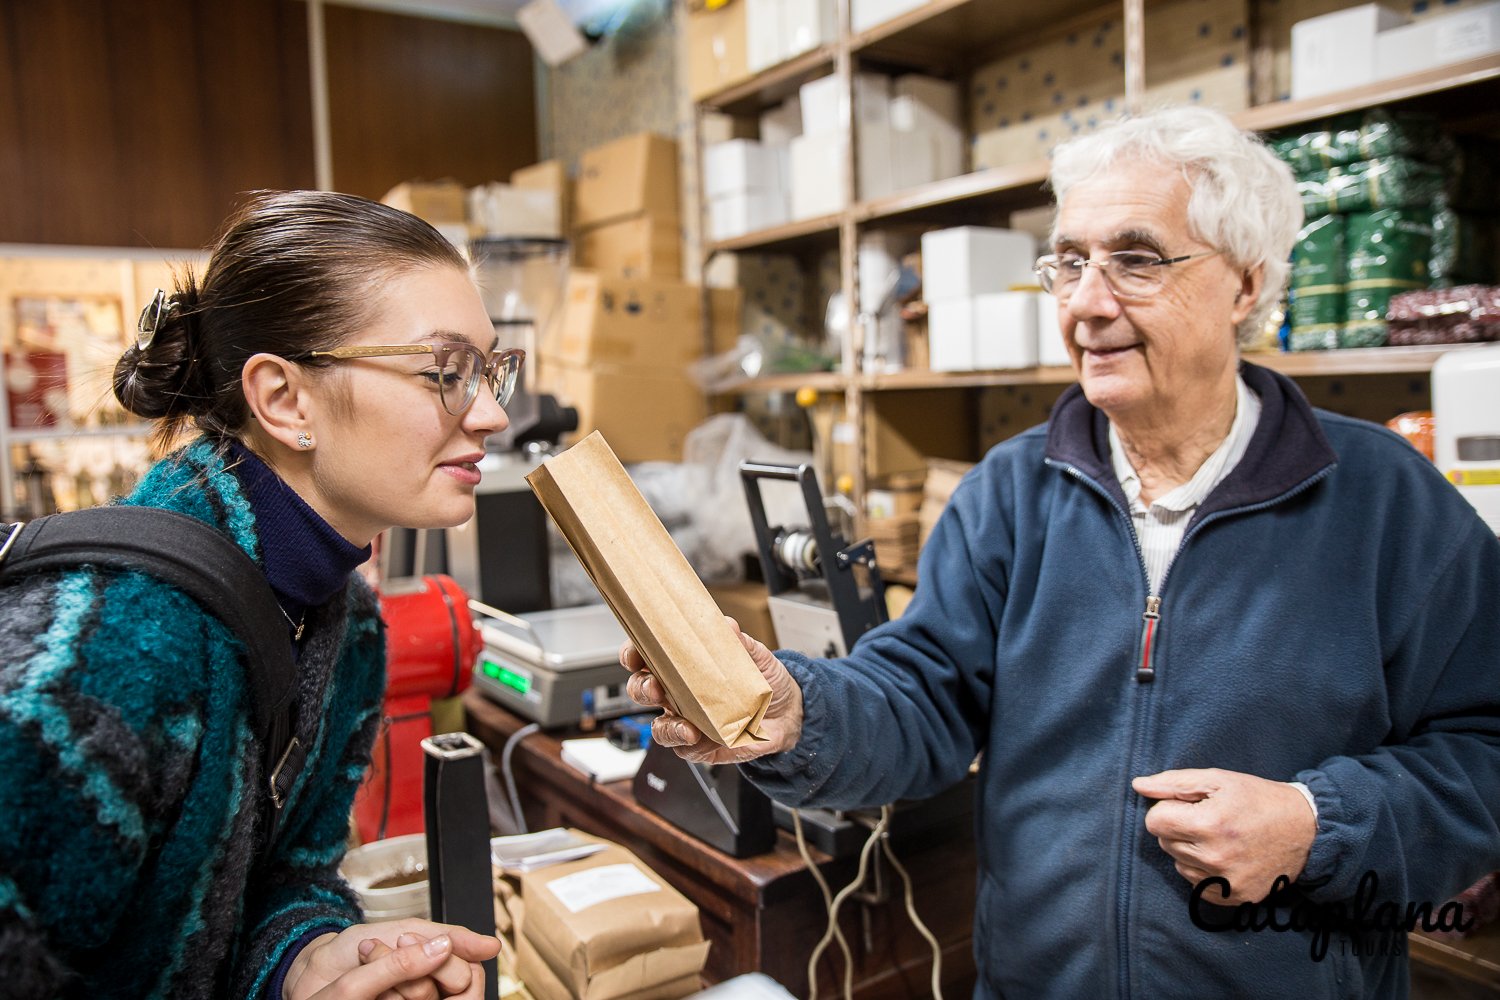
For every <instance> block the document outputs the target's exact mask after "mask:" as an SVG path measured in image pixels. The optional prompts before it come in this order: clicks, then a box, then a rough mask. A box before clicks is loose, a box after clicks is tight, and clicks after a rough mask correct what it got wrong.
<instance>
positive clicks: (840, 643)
mask: <svg viewBox="0 0 1500 1000" xmlns="http://www.w3.org/2000/svg"><path fill="white" fill-rule="evenodd" d="M740 479H741V481H742V482H743V483H744V486H745V500H746V502H747V503H748V504H749V505H750V520H751V522H752V523H753V526H754V528H755V541H756V546H757V548H758V549H759V551H760V567H761V571H762V572H763V573H764V574H765V578H766V588H767V589H768V590H769V591H770V608H771V623H772V624H773V625H774V626H775V628H776V642H777V644H778V645H780V646H782V647H783V648H786V649H796V650H800V651H802V652H804V653H807V654H808V655H809V656H830V657H831V656H843V655H845V654H846V653H848V652H849V650H850V649H851V648H853V646H854V643H855V641H856V640H858V639H859V637H860V636H862V635H864V634H865V633H866V632H868V631H870V629H872V628H874V627H875V626H876V625H879V624H880V623H881V622H883V621H885V620H886V612H885V585H884V583H883V582H882V580H881V578H880V568H879V567H878V566H877V565H876V564H875V546H874V543H872V542H871V541H869V540H868V539H867V540H865V541H863V542H859V543H858V544H856V545H849V544H848V543H847V542H846V541H845V540H844V538H843V536H842V535H839V534H836V533H835V532H834V531H833V529H832V528H830V527H829V525H828V516H827V514H826V513H825V510H824V504H823V494H822V492H821V491H820V490H819V489H818V477H817V474H816V473H815V472H814V471H813V468H812V466H811V465H807V464H803V465H797V466H791V465H767V464H764V463H760V462H741V463H740ZM767 479H770V480H782V481H789V482H794V483H796V484H797V486H798V487H799V488H800V489H801V491H802V500H803V503H804V504H805V505H806V507H807V518H808V523H807V526H806V527H801V526H799V527H795V528H788V527H785V526H782V525H777V526H775V527H772V526H771V524H770V523H769V522H768V520H767V518H766V507H765V501H764V499H763V497H762V496H761V483H762V481H763V480H767ZM856 567H863V568H864V571H865V574H866V576H867V582H866V583H864V584H861V583H860V581H859V579H858V577H857V576H856V571H855V568H856Z"/></svg>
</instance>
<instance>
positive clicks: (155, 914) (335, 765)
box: [0, 440, 385, 998]
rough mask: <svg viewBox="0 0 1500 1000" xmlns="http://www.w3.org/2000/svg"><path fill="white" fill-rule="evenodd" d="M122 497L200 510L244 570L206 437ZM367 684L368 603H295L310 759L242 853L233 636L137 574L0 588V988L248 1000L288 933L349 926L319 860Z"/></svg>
mask: <svg viewBox="0 0 1500 1000" xmlns="http://www.w3.org/2000/svg"><path fill="white" fill-rule="evenodd" d="M122 502H123V503H128V504H138V505H144V506H154V507H163V508H167V509H170V510H176V511H179V512H181V513H184V514H188V515H191V516H193V517H196V518H198V519H199V520H202V521H204V522H206V523H208V524H210V525H212V526H214V527H215V528H217V529H219V530H220V531H222V532H223V533H224V534H225V535H227V536H228V537H230V538H231V539H233V540H234V542H235V543H237V544H238V545H239V546H240V547H241V548H242V549H244V550H245V551H246V552H247V553H249V554H250V556H251V557H252V558H254V559H255V560H256V561H257V562H258V563H261V561H262V552H261V544H260V540H259V537H258V535H257V531H256V523H255V516H254V513H253V512H252V510H251V507H250V504H249V502H248V501H247V499H246V497H245V494H244V490H243V488H242V486H241V484H240V481H239V479H238V477H237V476H236V475H235V474H234V473H232V472H230V471H227V470H226V468H225V466H224V463H223V460H222V458H221V457H220V456H219V455H218V454H216V452H215V450H214V448H213V447H212V446H211V445H210V444H209V443H208V442H206V441H203V440H199V441H197V442H195V443H193V444H191V445H189V446H188V447H186V448H185V449H183V450H181V451H179V452H177V453H175V454H174V455H172V456H170V457H168V458H166V459H164V460H163V461H161V462H160V463H158V464H157V465H156V466H154V467H153V468H152V470H151V471H150V472H149V473H148V474H147V476H146V477H145V479H144V480H143V481H142V482H141V485H140V486H139V488H138V489H137V490H136V491H135V492H134V493H133V494H132V495H131V496H130V497H129V498H127V499H126V500H124V501H122ZM262 565H263V563H262ZM384 683H385V648H384V634H383V630H382V628H381V625H380V619H379V611H378V606H377V604H376V601H375V597H374V595H373V593H372V592H371V591H370V589H369V588H368V587H367V586H366V585H365V584H364V583H363V581H361V580H360V579H359V578H358V576H357V575H355V576H351V577H350V579H349V583H348V585H347V586H346V587H345V588H344V589H343V590H342V591H341V592H340V593H338V594H336V595H335V596H334V597H333V599H332V600H330V601H328V602H327V603H325V604H323V605H321V606H318V607H314V608H310V609H309V610H308V614H307V629H306V632H305V633H304V638H303V641H302V644H301V655H300V657H299V662H298V681H297V685H298V688H297V703H298V706H299V708H298V711H297V718H296V729H297V734H298V736H299V737H300V738H301V739H302V741H303V743H304V745H306V746H309V747H310V748H311V750H310V752H309V755H308V759H307V763H306V765H305V767H304V768H303V771H302V774H301V776H300V777H299V778H298V781H297V783H296V785H295V786H294V788H293V790H292V793H291V796H290V799H289V802H288V805H287V807H286V812H285V814H284V819H283V827H282V831H281V833H280V836H279V839H278V840H277V843H276V846H275V848H274V850H273V852H272V854H271V855H270V856H269V857H268V858H265V859H256V858H255V857H254V846H255V844H256V842H257V838H258V829H257V827H258V825H259V823H260V820H261V816H260V812H259V808H260V803H259V799H258V796H259V794H260V789H261V788H262V787H263V778H262V774H261V771H262V752H261V748H260V746H259V743H258V741H257V738H256V737H255V735H254V734H253V732H252V726H251V723H250V718H249V701H248V690H247V687H246V675H245V665H244V662H243V654H242V649H241V646H240V644H239V642H238V641H237V639H236V638H235V637H234V636H233V635H232V634H231V633H230V632H229V631H228V630H227V629H226V628H225V627H224V626H223V625H222V624H221V623H220V622H219V621H218V620H216V619H214V618H212V617H211V616H209V615H207V614H206V613H205V612H204V611H202V610H201V609H200V607H199V606H198V605H197V604H196V603H195V602H194V601H193V600H192V599H191V598H189V597H187V596H186V595H184V594H182V593H181V592H179V591H177V590H175V589H174V588H172V587H170V586H168V585H166V584H163V583H161V582H159V581H157V580H155V579H153V578H150V577H147V576H144V575H142V574H140V573H135V572H112V571H96V570H94V569H92V568H88V567H84V568H80V569H77V570H71V571H68V572H63V573H45V574H35V575H28V576H26V577H23V578H21V579H19V580H15V581H9V582H7V584H6V585H5V586H3V587H0V994H3V995H4V996H6V997H13V998H31V997H73V996H76V997H90V998H96V997H97V998H104V997H259V996H261V995H262V994H263V992H264V991H265V989H266V987H267V984H268V981H269V980H270V979H271V977H272V975H273V973H274V971H275V969H276V967H277V964H278V963H279V962H280V960H281V958H282V957H283V953H284V952H285V951H286V949H287V946H288V945H289V944H291V943H292V942H294V941H295V940H297V939H298V938H299V937H300V936H301V935H302V934H303V933H305V932H307V931H309V930H311V929H313V928H317V927H328V926H330V925H331V926H339V927H342V926H347V925H349V924H353V923H356V922H357V921H358V920H359V912H358V906H357V903H356V900H355V897H354V895H353V893H352V892H351V890H350V889H349V888H348V886H347V885H345V884H344V882H343V880H342V879H340V878H339V876H338V873H337V867H338V864H339V862H340V860H341V859H342V857H343V854H344V848H345V844H346V842H347V836H348V828H349V810H350V806H351V804H352V802H353V797H354V792H355V789H356V787H357V785H358V784H359V782H360V780H361V778H362V776H363V774H364V771H365V767H366V765H367V763H368V760H369V753H370V748H371V746H372V744H373V742H374V738H375V733H376V729H377V727H378V725H379V715H380V705H381V697H382V691H383V687H384Z"/></svg>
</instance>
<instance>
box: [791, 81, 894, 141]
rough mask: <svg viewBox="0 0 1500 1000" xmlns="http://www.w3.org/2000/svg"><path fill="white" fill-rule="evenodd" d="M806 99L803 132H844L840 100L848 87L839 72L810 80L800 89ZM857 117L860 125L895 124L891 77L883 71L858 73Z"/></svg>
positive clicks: (856, 122)
mask: <svg viewBox="0 0 1500 1000" xmlns="http://www.w3.org/2000/svg"><path fill="white" fill-rule="evenodd" d="M797 96H798V99H799V100H800V101H801V102H802V131H803V133H804V134H807V133H813V132H838V131H842V128H843V126H842V124H841V123H840V121H839V102H840V101H842V100H843V96H844V87H843V82H842V81H841V80H840V79H839V77H838V74H834V75H833V76H823V77H819V78H818V79H816V80H809V81H808V82H807V83H804V84H803V85H802V87H801V88H800V89H799V90H798V91H797ZM854 120H855V125H856V127H859V126H863V125H889V124H890V123H891V78H890V77H888V76H881V75H880V74H879V73H856V74H855V76H854Z"/></svg>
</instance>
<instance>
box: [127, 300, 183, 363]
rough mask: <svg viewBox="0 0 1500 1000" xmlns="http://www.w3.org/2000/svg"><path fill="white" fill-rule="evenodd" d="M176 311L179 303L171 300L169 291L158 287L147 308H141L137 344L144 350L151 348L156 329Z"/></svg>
mask: <svg viewBox="0 0 1500 1000" xmlns="http://www.w3.org/2000/svg"><path fill="white" fill-rule="evenodd" d="M176 311H177V303H176V302H172V301H169V300H168V299H167V293H166V292H164V291H162V290H161V289H160V288H158V289H157V290H156V294H155V295H153V296H151V301H150V302H148V303H147V304H146V308H144V309H142V310H141V318H140V319H139V320H137V321H136V324H135V331H136V332H135V346H136V347H137V348H139V349H140V350H142V351H144V350H146V349H147V348H149V347H150V346H151V342H152V341H153V340H155V339H156V331H157V330H159V329H161V324H162V321H163V320H165V319H167V318H168V317H170V316H171V315H172V313H174V312H176Z"/></svg>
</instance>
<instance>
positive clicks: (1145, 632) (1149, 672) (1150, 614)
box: [1135, 594, 1161, 684]
mask: <svg viewBox="0 0 1500 1000" xmlns="http://www.w3.org/2000/svg"><path fill="white" fill-rule="evenodd" d="M1160 627H1161V598H1160V597H1157V596H1156V595H1155V594H1152V595H1151V596H1149V597H1147V598H1146V610H1145V611H1142V612H1141V662H1140V663H1139V664H1137V665H1136V668H1135V679H1136V680H1137V681H1140V682H1141V683H1142V684H1147V683H1150V682H1151V681H1154V680H1156V667H1155V666H1154V664H1153V661H1154V660H1155V659H1156V632H1157V629H1159V628H1160Z"/></svg>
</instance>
